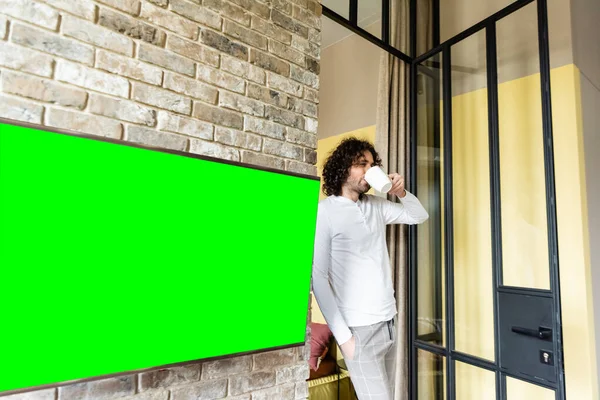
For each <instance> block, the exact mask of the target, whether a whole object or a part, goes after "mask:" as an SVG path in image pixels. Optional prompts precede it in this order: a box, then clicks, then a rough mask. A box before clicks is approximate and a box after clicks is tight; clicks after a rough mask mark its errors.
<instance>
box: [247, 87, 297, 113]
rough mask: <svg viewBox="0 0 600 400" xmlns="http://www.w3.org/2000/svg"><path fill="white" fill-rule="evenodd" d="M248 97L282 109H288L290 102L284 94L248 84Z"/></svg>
mask: <svg viewBox="0 0 600 400" xmlns="http://www.w3.org/2000/svg"><path fill="white" fill-rule="evenodd" d="M248 97H250V98H252V99H255V100H260V101H262V102H264V103H269V104H272V105H274V106H277V107H281V108H285V107H287V104H288V100H289V97H288V96H287V95H285V94H283V93H280V92H278V91H276V90H273V89H269V88H266V87H263V86H258V85H254V84H248Z"/></svg>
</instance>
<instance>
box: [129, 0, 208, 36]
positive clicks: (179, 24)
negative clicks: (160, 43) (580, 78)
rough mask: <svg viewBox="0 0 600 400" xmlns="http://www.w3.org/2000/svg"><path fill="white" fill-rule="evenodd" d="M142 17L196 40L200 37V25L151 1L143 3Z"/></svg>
mask: <svg viewBox="0 0 600 400" xmlns="http://www.w3.org/2000/svg"><path fill="white" fill-rule="evenodd" d="M140 17H141V18H143V19H145V20H147V21H149V22H151V23H153V24H155V25H158V26H162V27H163V28H166V29H168V30H170V31H173V32H175V33H178V34H180V35H181V36H184V37H187V38H190V39H194V40H195V39H197V38H198V31H199V28H198V25H196V24H195V23H193V22H191V21H190V20H189V19H187V18H184V17H181V16H179V15H177V14H175V13H173V12H171V11H166V10H164V9H162V8H160V7H157V6H155V5H153V4H151V3H147V2H146V3H143V5H142V12H141V14H140Z"/></svg>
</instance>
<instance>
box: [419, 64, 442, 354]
mask: <svg viewBox="0 0 600 400" xmlns="http://www.w3.org/2000/svg"><path fill="white" fill-rule="evenodd" d="M440 58H441V57H439V56H434V57H433V58H432V59H430V60H427V61H426V62H425V63H424V65H420V66H419V67H418V68H419V69H418V71H417V87H416V88H415V89H416V91H417V194H418V196H419V200H421V202H422V203H423V206H424V207H425V209H426V210H427V211H428V212H429V219H428V220H427V222H425V223H424V224H421V225H419V226H418V227H417V246H418V248H417V265H418V268H417V275H418V276H417V285H418V287H417V296H418V299H417V309H418V310H417V314H418V315H417V317H418V321H417V332H418V336H419V339H420V340H423V341H426V342H429V343H434V344H438V345H444V326H445V319H446V317H445V302H444V296H445V288H444V282H445V279H444V275H445V274H444V270H443V264H442V260H443V258H442V257H443V238H442V220H441V218H442V210H443V208H442V197H441V196H442V193H441V187H442V186H441V185H442V182H441V157H440V155H441V151H440V150H441V137H440V124H441V102H440V94H441V70H440V67H441V65H440V62H439V60H440Z"/></svg>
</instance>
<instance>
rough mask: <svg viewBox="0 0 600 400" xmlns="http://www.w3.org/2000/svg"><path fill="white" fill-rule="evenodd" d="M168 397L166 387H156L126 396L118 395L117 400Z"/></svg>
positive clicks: (161, 398)
mask: <svg viewBox="0 0 600 400" xmlns="http://www.w3.org/2000/svg"><path fill="white" fill-rule="evenodd" d="M168 399H169V391H168V390H166V389H156V390H147V391H145V392H142V393H139V394H136V395H133V396H127V397H120V398H119V400H168Z"/></svg>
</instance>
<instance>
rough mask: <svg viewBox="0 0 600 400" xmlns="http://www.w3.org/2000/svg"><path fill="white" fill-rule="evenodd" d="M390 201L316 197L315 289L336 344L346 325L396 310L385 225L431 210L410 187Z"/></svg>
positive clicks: (420, 218)
mask: <svg viewBox="0 0 600 400" xmlns="http://www.w3.org/2000/svg"><path fill="white" fill-rule="evenodd" d="M400 201H401V203H393V202H391V201H388V200H386V199H383V198H381V197H376V196H370V195H366V196H363V199H362V200H359V201H357V202H354V201H352V200H350V199H348V198H346V197H343V196H329V197H327V198H326V199H323V200H321V201H320V202H319V208H318V212H317V230H316V236H315V251H314V257H313V275H312V282H313V291H314V294H315V298H316V300H317V303H318V304H319V308H320V309H321V312H322V313H323V316H324V317H325V320H326V321H327V324H328V325H329V328H330V329H331V331H332V332H333V335H334V336H335V338H336V340H337V342H338V343H340V344H343V343H345V342H346V341H348V340H349V339H350V338H351V337H352V333H351V332H350V329H349V328H348V327H350V326H352V327H354V326H364V325H371V324H375V323H378V322H381V321H387V320H390V319H392V318H393V317H394V316H395V315H396V312H397V310H396V300H395V298H394V288H393V284H392V271H391V266H390V260H389V259H390V257H389V253H388V250H387V245H386V240H385V227H386V225H388V224H419V223H421V222H424V221H425V220H426V219H427V218H428V217H429V215H428V214H427V211H425V209H424V208H423V206H422V205H421V203H420V202H419V200H418V199H417V198H416V197H415V196H414V195H413V194H411V193H409V192H408V191H407V192H406V196H405V197H403V198H401V199H400Z"/></svg>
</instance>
